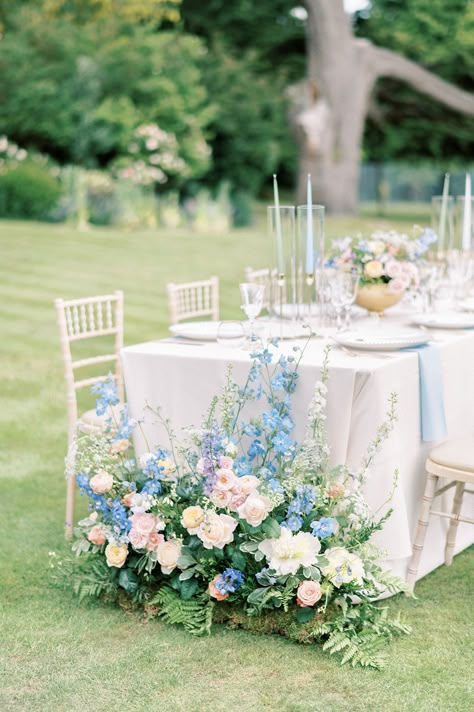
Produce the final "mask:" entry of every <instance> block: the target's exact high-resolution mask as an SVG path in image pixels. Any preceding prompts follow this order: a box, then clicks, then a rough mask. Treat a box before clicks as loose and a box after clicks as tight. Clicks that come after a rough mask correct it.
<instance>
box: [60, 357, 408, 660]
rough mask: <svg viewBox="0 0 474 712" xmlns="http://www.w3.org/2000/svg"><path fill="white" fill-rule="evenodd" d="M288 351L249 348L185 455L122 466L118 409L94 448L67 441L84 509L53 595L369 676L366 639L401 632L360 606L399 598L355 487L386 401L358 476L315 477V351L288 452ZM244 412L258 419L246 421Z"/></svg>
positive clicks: (321, 465)
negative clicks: (306, 650)
mask: <svg viewBox="0 0 474 712" xmlns="http://www.w3.org/2000/svg"><path fill="white" fill-rule="evenodd" d="M302 353H303V350H301V349H299V348H295V350H294V352H293V355H290V356H283V355H280V354H279V353H278V350H277V348H276V346H275V345H268V346H267V347H265V348H262V350H261V351H259V352H257V353H255V354H253V355H252V358H253V362H252V366H251V368H250V371H249V374H248V378H247V381H246V383H245V384H244V386H243V387H241V386H239V385H237V384H236V383H234V382H233V380H232V377H231V370H229V377H228V379H227V383H226V386H225V388H224V390H223V393H222V395H221V397H220V398H216V399H215V400H214V401H213V403H212V405H211V408H210V410H209V413H208V416H207V418H206V421H205V423H204V424H203V426H202V428H200V429H199V430H193V431H192V433H191V434H190V435H189V442H185V443H179V442H176V440H175V438H174V437H173V435H172V433H170V437H171V443H172V448H171V450H170V451H167V450H165V449H163V448H160V447H158V448H156V449H154V450H152V451H150V452H148V453H145V454H143V455H141V456H140V457H139V458H136V457H135V456H134V454H133V449H132V446H131V442H130V436H131V433H132V430H133V428H134V427H140V424H138V425H137V424H136V423H134V422H131V421H130V419H129V418H128V416H127V413H126V411H124V412H123V413H122V418H121V421H120V422H116V423H110V427H109V430H108V432H107V433H106V434H104V435H103V436H84V437H82V438H81V439H80V440H79V441H78V442H77V444H76V447H75V450H74V453H73V456H72V459H70V461H69V473H71V470H72V471H73V472H74V474H75V476H76V479H77V482H78V484H79V487H80V489H81V492H82V493H83V494H84V495H86V496H87V497H88V499H89V510H90V511H89V515H88V516H87V517H86V518H85V519H83V520H82V521H80V522H79V524H78V526H77V529H76V540H75V542H74V545H73V550H74V552H75V553H76V555H77V557H78V558H77V559H76V560H75V562H73V560H72V559H71V560H68V561H65V562H63V563H62V567H59V569H60V570H62V571H63V572H64V580H65V581H66V582H67V583H68V585H73V587H74V589H75V591H76V592H77V593H78V594H79V595H80V596H85V595H88V594H90V595H106V596H107V597H108V598H109V599H116V600H119V601H121V600H123V598H124V597H126V598H127V600H128V601H131V602H132V603H134V604H136V605H141V606H145V607H146V609H147V612H148V615H157V616H158V617H160V618H162V619H163V620H165V621H168V622H171V623H180V624H183V625H184V626H185V627H186V628H187V629H188V630H189V631H190V632H193V633H204V632H209V631H210V629H211V623H212V622H213V621H216V622H227V623H230V624H231V625H234V626H235V625H239V626H242V627H245V628H248V629H252V630H258V631H261V632H279V633H282V634H284V635H286V636H288V637H289V638H291V639H292V640H295V641H301V642H322V644H323V647H324V649H326V650H328V652H330V653H333V652H341V653H342V660H343V662H346V661H351V662H352V664H354V665H355V664H360V665H364V666H372V667H381V665H382V664H383V659H382V658H381V656H380V651H379V646H380V641H381V640H383V639H384V638H387V639H388V638H390V637H391V636H393V634H394V633H400V632H406V630H407V629H406V627H405V626H403V625H402V624H401V623H400V621H399V620H398V619H394V620H391V619H390V618H389V617H388V616H387V609H386V607H385V606H382V605H381V604H379V603H376V599H377V598H379V597H380V596H381V595H383V594H386V593H396V592H398V591H401V590H403V589H404V585H403V583H402V582H401V581H400V580H399V579H397V578H395V577H393V576H392V575H390V574H387V573H384V572H382V570H381V568H380V566H379V564H378V560H379V558H380V552H379V551H378V550H377V548H376V547H375V546H374V545H373V544H372V543H371V536H372V534H373V533H374V532H375V531H377V530H379V529H380V528H381V527H382V526H383V523H384V521H385V519H386V517H387V516H389V514H387V515H385V516H384V517H382V518H381V519H376V518H374V516H373V514H372V513H371V512H370V510H369V508H368V506H367V504H366V503H365V501H364V499H363V496H362V494H361V488H362V484H363V481H364V479H365V477H366V474H367V471H368V468H369V466H370V463H371V460H372V458H373V457H374V455H375V453H376V452H377V451H378V450H379V448H380V446H381V444H382V442H383V440H384V439H385V437H386V436H387V435H388V433H389V432H390V429H391V427H392V424H393V421H394V419H395V412H394V407H395V398H394V397H393V398H392V401H391V403H390V409H389V413H388V417H387V421H386V422H385V423H384V424H383V425H382V426H381V427H380V428H379V430H378V431H377V433H376V436H375V438H374V440H373V442H372V443H371V445H370V447H369V450H368V452H367V456H366V458H365V459H364V462H363V463H362V464H361V467H360V468H359V469H358V470H357V471H352V470H351V469H349V468H348V467H347V466H345V465H341V466H338V467H330V465H329V447H328V443H327V440H326V434H325V406H326V399H327V378H328V370H327V355H328V354H327V353H326V359H325V363H324V368H323V373H322V379H321V380H320V381H319V382H318V383H317V384H316V386H315V391H314V395H313V398H312V402H311V405H310V408H309V416H308V425H307V432H306V436H305V438H304V440H303V442H302V443H301V444H300V445H298V444H297V443H296V442H295V440H294V439H293V437H292V431H293V428H294V423H293V420H292V417H291V395H292V394H293V392H294V390H295V388H296V387H297V382H298V364H299V361H300V359H301V356H302ZM97 393H98V395H99V399H98V401H97V412H98V413H99V414H100V413H104V412H105V411H106V409H107V408H108V406H109V405H113V404H115V403H116V402H118V398H117V395H116V391H115V388H114V386H113V381H112V380H110V381H108V382H106V383H104V384H102V385H100V386H99V387H98V388H97ZM254 401H259V402H260V405H261V407H260V408H259V410H260V411H261V412H260V415H254V414H252V415H250V416H246V413H247V411H248V410H249V409H248V405H249V403H251V402H254ZM155 415H156V414H155ZM57 570H58V567H57V566H56V567H55V571H57Z"/></svg>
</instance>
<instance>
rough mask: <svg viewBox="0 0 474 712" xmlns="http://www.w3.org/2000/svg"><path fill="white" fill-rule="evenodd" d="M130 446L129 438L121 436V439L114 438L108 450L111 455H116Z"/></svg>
mask: <svg viewBox="0 0 474 712" xmlns="http://www.w3.org/2000/svg"><path fill="white" fill-rule="evenodd" d="M129 447H130V440H127V438H122V439H121V440H116V441H115V442H113V443H112V445H111V446H110V452H111V454H112V455H118V454H119V453H121V452H126V450H128V448H129Z"/></svg>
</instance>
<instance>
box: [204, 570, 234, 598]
mask: <svg viewBox="0 0 474 712" xmlns="http://www.w3.org/2000/svg"><path fill="white" fill-rule="evenodd" d="M218 578H219V574H217V576H214V578H213V579H212V581H210V582H209V586H208V587H207V592H208V594H209V595H210V596H211V598H215V599H216V601H225V599H226V598H227V597H228V596H229V594H228V593H219V591H218V590H217V588H216V581H217V579H218Z"/></svg>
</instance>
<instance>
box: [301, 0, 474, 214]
mask: <svg viewBox="0 0 474 712" xmlns="http://www.w3.org/2000/svg"><path fill="white" fill-rule="evenodd" d="M303 4H304V6H305V7H306V9H307V12H308V19H307V23H306V27H307V31H306V42H307V78H306V79H305V80H304V81H302V82H300V83H298V84H297V85H294V86H293V87H291V89H290V98H291V101H292V112H291V122H292V125H293V126H294V129H295V134H296V138H297V142H298V147H299V157H300V162H299V178H298V199H299V200H303V198H304V195H305V191H306V175H307V174H308V173H311V175H312V181H313V194H314V195H315V197H316V199H317V200H318V201H319V202H321V203H322V204H324V205H326V206H327V208H328V209H329V210H330V211H331V212H337V213H352V212H354V211H355V209H356V204H357V186H358V173H359V161H360V155H361V144H362V137H363V132H364V126H365V121H366V117H367V114H368V111H369V106H370V100H371V96H372V92H373V89H374V86H375V84H376V82H377V80H378V79H379V78H380V77H392V78H395V79H398V80H401V81H403V82H406V83H408V84H409V85H411V86H412V87H414V88H415V89H416V90H418V91H420V92H422V93H424V94H427V95H428V96H430V97H433V98H434V99H436V100H437V101H439V102H441V103H443V104H444V105H446V106H448V107H450V108H451V109H455V110H456V111H459V112H463V113H466V114H470V115H474V96H473V95H472V94H469V93H468V92H466V91H463V90H461V89H459V88H458V87H456V86H454V85H453V84H451V83H450V82H447V81H445V80H443V79H441V78H439V77H438V76H437V75H436V74H434V73H432V72H430V71H428V70H427V69H425V68H424V67H422V66H421V65H420V64H418V63H416V62H414V61H413V60H411V59H409V58H407V57H405V56H403V55H401V54H398V53H396V52H393V51H392V50H389V49H386V48H383V47H378V46H376V45H373V44H372V43H371V42H369V41H368V40H366V39H360V38H356V37H355V36H354V34H353V29H352V25H351V20H350V17H349V15H347V13H346V12H345V11H344V5H343V0H304V2H303Z"/></svg>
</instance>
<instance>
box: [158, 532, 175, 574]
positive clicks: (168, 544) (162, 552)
mask: <svg viewBox="0 0 474 712" xmlns="http://www.w3.org/2000/svg"><path fill="white" fill-rule="evenodd" d="M180 556H181V544H180V542H179V541H178V540H177V539H169V541H163V542H162V543H161V544H158V546H157V548H156V558H157V559H158V562H159V564H160V566H161V570H162V572H163V573H164V574H170V573H171V572H172V571H174V569H175V568H176V565H177V563H178V559H179V557H180Z"/></svg>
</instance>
